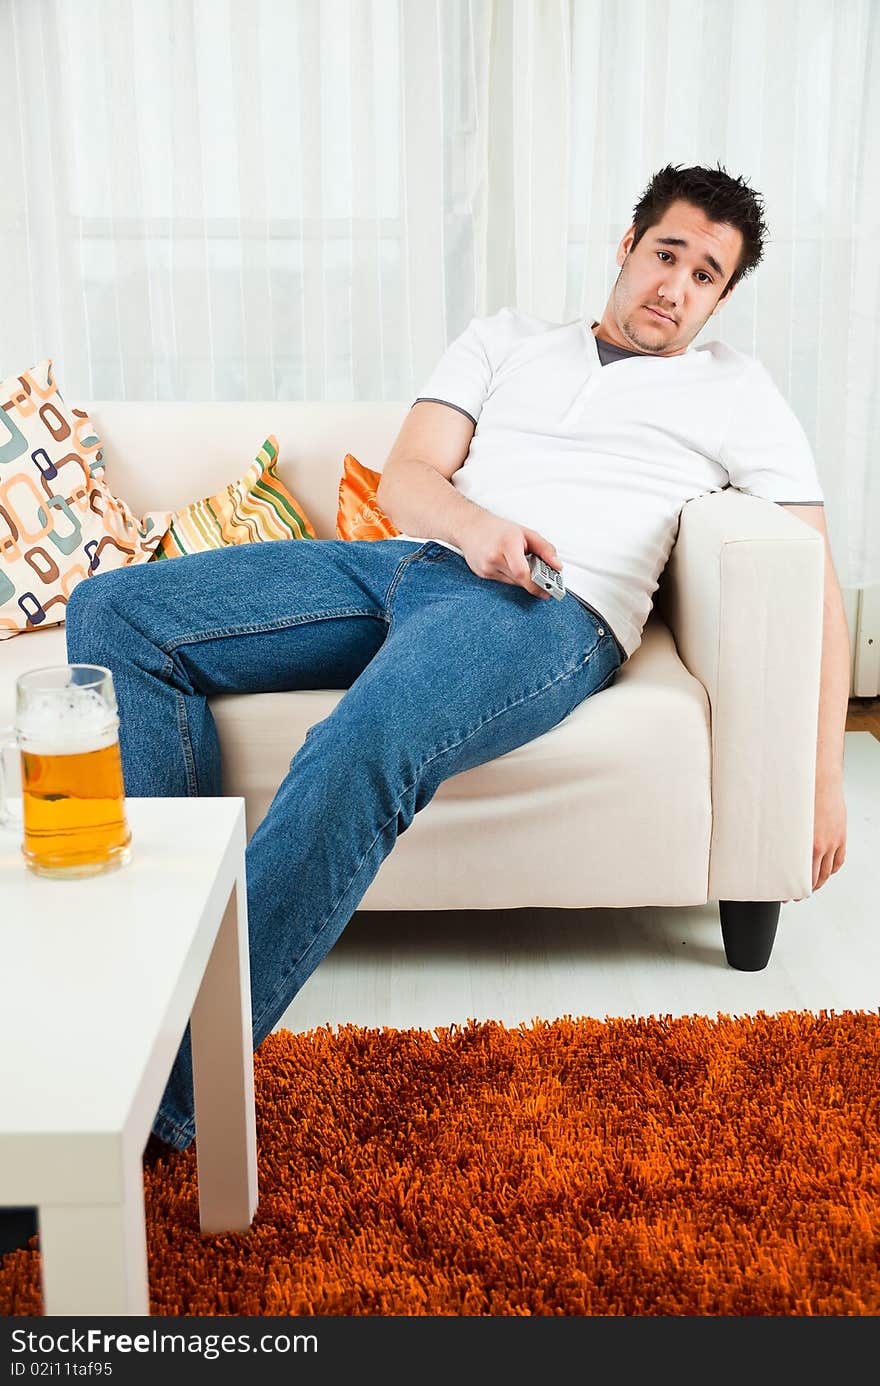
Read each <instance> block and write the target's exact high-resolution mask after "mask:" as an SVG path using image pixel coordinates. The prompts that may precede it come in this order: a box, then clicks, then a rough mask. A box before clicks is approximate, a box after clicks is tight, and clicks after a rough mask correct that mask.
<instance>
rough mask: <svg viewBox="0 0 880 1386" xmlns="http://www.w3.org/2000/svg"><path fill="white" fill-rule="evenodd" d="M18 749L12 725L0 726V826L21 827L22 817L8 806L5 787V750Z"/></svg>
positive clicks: (22, 824)
mask: <svg viewBox="0 0 880 1386" xmlns="http://www.w3.org/2000/svg"><path fill="white" fill-rule="evenodd" d="M10 749H14V750H18V740H17V738H16V735H15V729H14V727H0V827H4V828H21V829H22V830H24V818H23V817H22V815H21V814H20V813H15V812H14V811H13V810H12V809H11V808H10V807H9V793H8V790H7V787H6V752H7V751H8V750H10Z"/></svg>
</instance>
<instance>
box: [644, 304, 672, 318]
mask: <svg viewBox="0 0 880 1386" xmlns="http://www.w3.org/2000/svg"><path fill="white" fill-rule="evenodd" d="M645 307H646V308H647V309H648V312H649V313H653V314H654V317H655V318H659V319H660V321H661V322H673V321H674V319H673V318H670V317H669V315H668V314H667V313H661V312H660V309H659V308H650V307H649V306H648V304H647V303H646V304H645Z"/></svg>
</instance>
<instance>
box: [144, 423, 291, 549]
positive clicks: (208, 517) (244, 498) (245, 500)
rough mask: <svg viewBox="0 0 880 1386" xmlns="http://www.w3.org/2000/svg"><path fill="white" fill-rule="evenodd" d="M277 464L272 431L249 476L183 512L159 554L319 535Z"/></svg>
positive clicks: (193, 503)
mask: <svg viewBox="0 0 880 1386" xmlns="http://www.w3.org/2000/svg"><path fill="white" fill-rule="evenodd" d="M277 465H278V440H277V438H276V437H275V436H274V434H272V433H270V434H269V437H268V438H267V439H266V441H265V443H264V444H263V446H262V447H261V448H260V451H259V452H258V453H257V455H256V458H255V459H254V461H253V462H252V463H251V465H250V467H249V468H248V470H247V471H246V472H245V474H244V476H243V477H241V478H240V479H239V480H238V481H233V482H230V484H229V485H228V486H227V487H226V489H225V491H218V492H217V494H216V495H214V496H207V497H206V498H205V499H204V500H197V501H192V502H191V503H190V504H189V505H186V506H184V508H183V509H182V510H178V511H177V513H176V514H175V515H174V516H173V517H172V520H171V524H170V525H169V526H168V529H167V531H166V533H165V534H163V536H162V540H161V542H160V544H159V546H158V548H157V549H156V552H155V553H154V554H153V558H155V559H160V558H177V557H179V556H180V555H181V554H187V553H202V552H203V551H204V550H205V549H223V548H225V547H226V546H227V544H249V543H251V541H252V540H259V539H316V538H317V535H316V534H315V531H314V529H313V528H312V525H311V523H310V521H309V518H308V516H307V515H306V512H305V511H304V510H303V508H302V506H301V505H300V503H299V501H298V500H296V498H295V497H294V496H292V495H291V494H290V492H289V491H288V489H287V487H286V486H285V485H284V482H283V481H281V479H280V478H279V477H278V476H277V475H276V472H275V468H276V466H277Z"/></svg>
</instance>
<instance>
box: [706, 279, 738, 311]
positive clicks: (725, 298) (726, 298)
mask: <svg viewBox="0 0 880 1386" xmlns="http://www.w3.org/2000/svg"><path fill="white" fill-rule="evenodd" d="M735 288H736V285H735V284H734V286H733V288H732V289H725V290H724V293H723V294H722V295H721V297H720V298H719V300H718V302H717V303H716V304H715V307H714V308H713V309H712V311H711V313H710V314H709V317H710V318H714V316H715V314H716V313H720V312H721V309H722V308H723V307H724V305H725V303H729V302H730V300H731V298H732V297H733V292H734V289H735Z"/></svg>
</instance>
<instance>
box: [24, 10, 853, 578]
mask: <svg viewBox="0 0 880 1386" xmlns="http://www.w3.org/2000/svg"><path fill="white" fill-rule="evenodd" d="M0 29H2V39H3V50H4V56H5V71H4V80H3V82H2V83H0V128H2V129H3V130H4V133H5V140H4V195H3V198H2V199H0V250H2V254H3V262H4V265H5V271H6V273H5V278H4V293H3V303H2V313H0V374H2V375H6V374H9V373H14V372H17V371H18V370H20V369H24V368H26V367H27V366H29V365H32V364H34V363H35V362H36V361H38V360H41V359H43V358H44V357H45V356H52V357H53V358H54V360H55V362H56V368H57V371H58V376H59V380H60V382H61V385H62V390H63V391H66V393H67V395H68V397H71V398H79V399H82V400H88V399H101V398H103V399H109V398H137V399H150V398H160V399H238V398H247V399H273V398H303V399H389V400H401V401H409V400H411V399H412V398H414V396H415V393H416V391H417V390H418V388H419V386H420V384H421V383H422V382H423V380H424V379H425V378H426V376H427V375H428V373H429V372H430V370H431V369H432V367H433V365H434V363H435V362H436V360H437V358H438V357H439V356H440V354H441V353H442V351H443V349H444V348H445V346H446V345H447V343H448V342H449V341H450V340H451V339H452V338H453V337H455V336H456V335H457V334H458V333H459V332H460V331H461V330H462V329H463V328H464V327H465V325H466V324H467V322H468V321H469V319H470V318H471V317H472V316H473V315H474V314H484V313H491V312H494V311H495V310H496V309H497V308H499V307H501V306H503V305H505V304H510V305H512V306H515V307H517V308H519V309H521V310H522V311H524V312H527V313H532V314H535V315H536V316H538V317H542V318H546V319H549V320H550V321H558V322H566V321H571V320H572V319H574V318H577V317H580V316H588V317H589V318H590V320H592V318H593V317H598V316H600V314H601V311H602V309H603V307H604V304H605V301H606V299H607V297H608V294H609V292H610V289H611V286H612V284H613V282H614V278H615V277H616V274H617V272H618V271H617V266H616V264H615V261H614V252H615V250H616V247H617V244H618V242H619V241H620V239H621V237H622V235H623V233H624V232H625V230H626V229H627V227H628V226H629V225H630V223H631V221H632V208H633V205H634V204H635V202H636V200H637V198H638V196H639V195H640V193H641V192H642V190H643V189H644V187H645V185H646V184H647V182H648V180H649V179H650V177H651V174H652V173H653V172H654V171H655V170H656V169H657V168H660V167H661V166H663V165H664V164H666V163H675V164H685V165H687V164H695V163H702V164H706V165H709V166H712V167H714V166H715V165H716V164H717V163H719V162H720V163H721V164H723V165H724V167H726V168H727V170H728V171H729V172H730V173H732V174H738V175H742V176H744V177H746V178H747V179H748V181H749V182H750V183H751V185H752V186H753V187H755V188H756V189H757V190H758V191H760V192H761V193H762V194H763V196H764V199H765V215H766V220H767V222H768V224H769V227H770V241H769V244H768V246H767V249H766V251H765V258H764V261H763V263H762V264H761V265H760V266H759V268H758V269H757V270H756V271H755V273H754V274H753V275H752V276H750V277H749V278H748V279H746V280H745V281H744V282H743V283H742V284H741V285H740V286H739V287H738V289H737V291H736V293H735V295H734V297H733V299H732V300H731V303H730V305H729V306H728V307H727V308H725V309H723V310H722V312H721V313H720V314H719V316H718V317H717V318H713V319H712V320H711V321H710V323H709V325H708V326H707V327H706V328H705V329H704V332H703V334H701V339H700V340H710V339H712V338H714V337H718V338H721V340H723V341H726V342H729V343H730V344H731V345H732V346H735V347H737V348H739V349H740V350H742V351H746V352H748V353H750V354H753V355H756V356H758V357H759V358H760V359H761V360H762V361H763V362H764V364H765V365H766V366H767V367H768V369H769V370H770V371H771V373H772V375H773V377H774V379H775V380H776V382H777V384H778V385H779V387H780V389H781V390H782V392H783V394H785V396H786V398H787V399H788V400H789V402H790V403H791V405H792V408H793V409H794V410H795V413H796V414H797V416H798V418H799V419H800V420H801V422H802V424H803V426H804V429H805V431H806V433H807V436H808V437H809V438H810V441H811V443H812V445H813V447H814V450H815V452H816V457H817V462H818V466H819V472H820V476H821V479H822V483H823V487H824V489H825V494H826V497H827V500H828V521H829V528H830V530H831V534H832V546H833V550H834V554H835V560H836V564H837V569H838V573H839V576H840V579H841V582H842V584H843V585H844V587H860V586H869V585H872V584H875V583H878V582H880V456H878V453H880V408H878V401H880V353H878V340H880V264H878V260H880V256H878V251H880V155H878V152H877V151H878V149H880V5H878V3H877V0H774V3H773V4H772V5H768V4H766V3H765V0H0Z"/></svg>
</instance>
